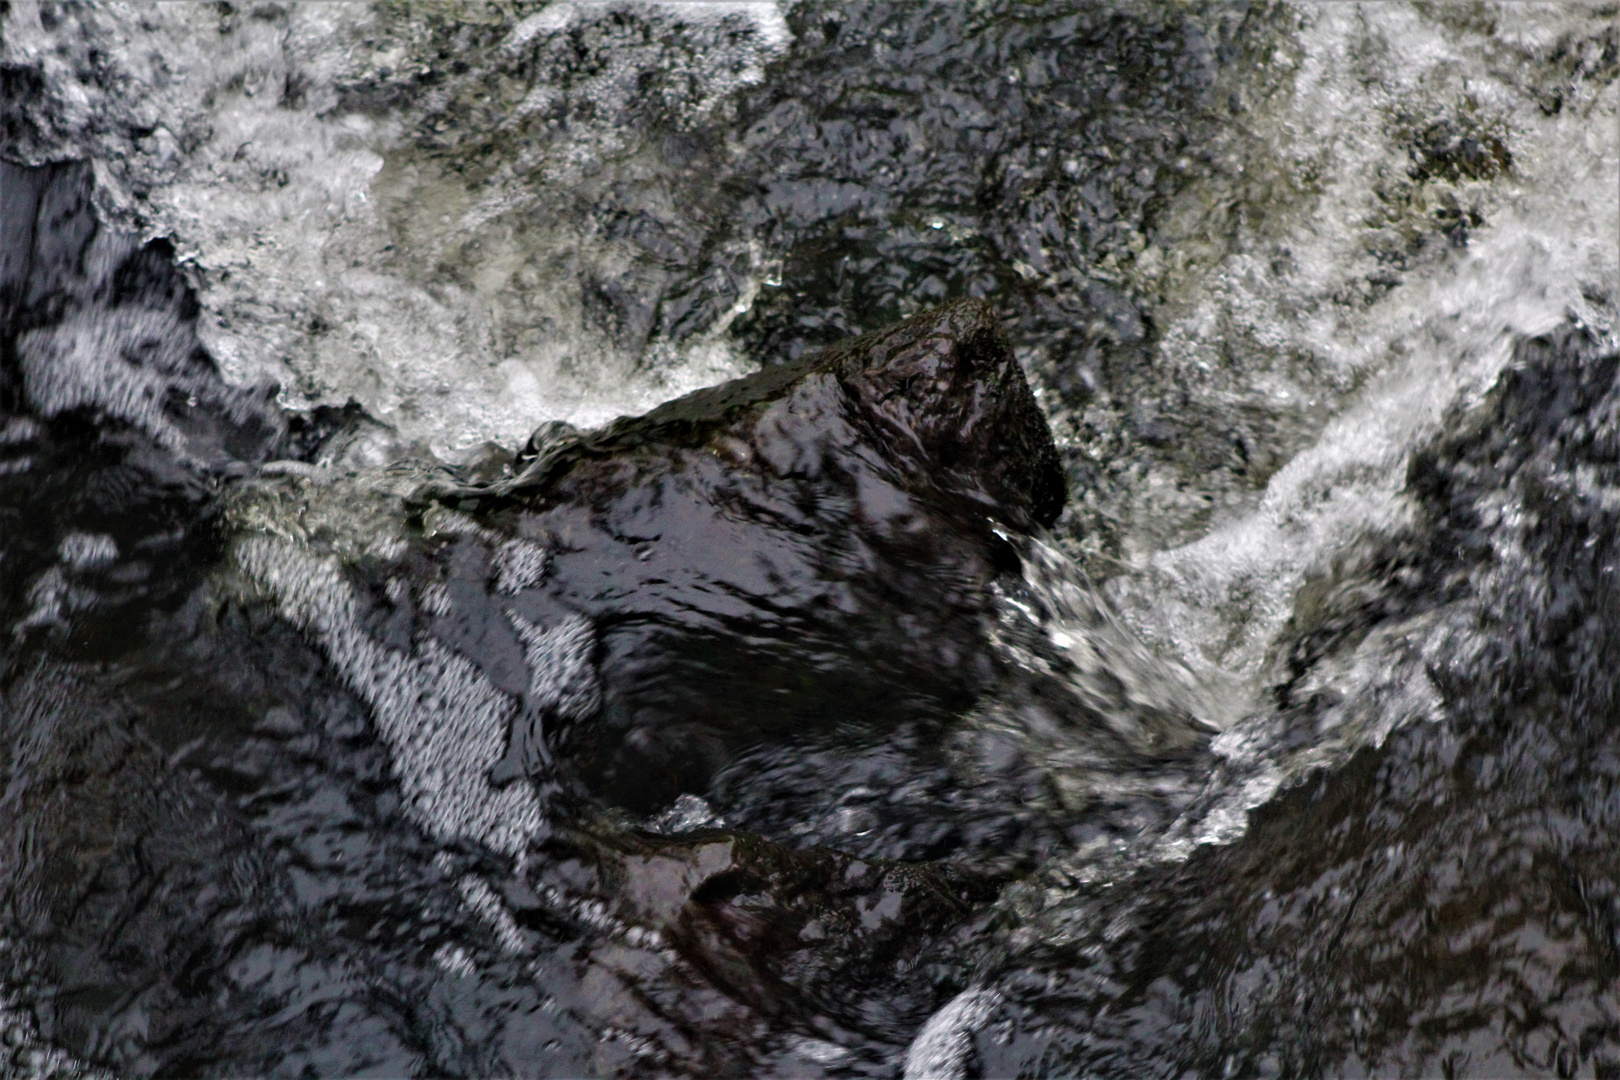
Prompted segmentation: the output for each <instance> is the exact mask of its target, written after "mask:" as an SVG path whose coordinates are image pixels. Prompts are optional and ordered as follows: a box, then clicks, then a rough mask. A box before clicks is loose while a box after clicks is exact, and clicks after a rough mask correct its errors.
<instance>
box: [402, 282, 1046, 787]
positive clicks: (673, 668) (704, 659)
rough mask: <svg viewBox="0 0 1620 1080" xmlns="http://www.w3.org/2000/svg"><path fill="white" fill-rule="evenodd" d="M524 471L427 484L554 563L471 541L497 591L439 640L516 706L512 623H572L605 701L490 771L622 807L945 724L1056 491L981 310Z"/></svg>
mask: <svg viewBox="0 0 1620 1080" xmlns="http://www.w3.org/2000/svg"><path fill="white" fill-rule="evenodd" d="M536 444H538V445H536ZM519 468H520V471H519V472H518V473H517V474H516V475H515V476H513V477H512V478H510V479H507V480H502V481H499V482H496V483H493V484H487V485H469V486H454V485H439V486H437V487H433V488H430V489H429V490H428V491H426V492H424V493H423V498H424V500H425V503H424V504H423V505H427V506H428V507H429V509H428V510H427V513H430V514H431V513H434V512H442V510H443V508H444V507H453V508H455V509H456V510H457V511H458V512H465V513H468V514H470V515H471V516H472V517H473V518H474V519H475V520H476V521H477V522H478V523H479V524H480V526H481V527H483V528H484V529H486V530H488V531H489V532H491V533H493V534H497V535H504V536H509V537H517V538H520V539H522V540H525V541H527V542H529V543H532V544H535V545H538V547H539V548H540V549H543V551H544V555H543V556H542V555H540V554H538V553H536V554H534V555H531V560H532V561H538V560H541V559H543V560H544V563H545V565H544V572H543V573H541V572H540V571H538V570H536V571H535V572H534V573H533V574H531V577H533V578H534V580H533V581H528V580H522V581H513V580H511V579H512V574H511V572H510V568H509V567H508V566H507V563H509V562H510V561H511V560H512V558H513V556H511V555H509V554H503V553H502V552H501V551H499V550H495V549H492V548H490V547H489V546H488V545H487V543H486V542H485V541H482V540H478V539H473V538H471V537H468V538H467V539H466V540H465V541H464V545H463V546H464V550H461V551H459V552H456V553H451V554H449V555H448V562H449V563H450V564H454V565H455V566H456V567H457V570H456V571H455V574H454V576H455V577H457V578H460V579H462V580H466V579H467V578H469V577H472V578H479V579H483V580H491V579H497V578H499V579H503V580H505V581H506V587H505V588H504V589H502V588H495V589H491V590H487V591H486V592H485V593H484V595H482V596H479V595H475V591H474V590H470V589H461V590H458V591H457V592H456V597H457V603H458V604H459V605H460V606H459V608H458V610H457V612H456V613H455V615H454V617H453V618H451V619H449V620H446V621H444V623H445V624H444V629H443V631H442V632H443V633H444V634H446V635H447V636H448V637H449V638H451V639H452V640H453V643H454V645H455V646H456V647H457V648H458V649H460V650H461V651H462V652H464V653H465V654H467V655H469V656H473V657H475V658H481V661H480V662H482V663H483V664H484V667H485V670H486V672H487V673H489V674H491V676H492V677H493V678H494V679H495V681H496V682H497V683H498V684H500V683H502V681H503V674H504V676H505V679H504V681H505V682H506V683H507V684H510V689H512V690H513V691H514V692H519V693H521V692H524V690H525V687H524V685H523V678H524V676H523V674H522V672H523V667H522V665H521V663H518V662H517V661H518V660H519V658H520V657H521V656H522V652H521V649H520V644H521V642H520V640H519V639H520V636H521V631H522V625H526V626H529V627H546V626H556V625H559V624H560V623H562V622H564V621H566V620H568V619H570V618H580V617H583V618H584V619H585V620H588V621H589V622H590V623H591V625H592V626H594V629H595V634H596V640H597V642H598V645H597V652H596V655H595V660H596V663H597V667H598V669H599V672H600V683H601V686H600V690H601V698H600V701H601V708H600V712H599V713H598V714H597V715H596V716H594V717H593V718H592V722H590V723H575V724H572V725H571V727H570V729H567V730H565V729H564V725H563V723H562V721H564V720H566V719H569V717H560V716H556V715H546V710H545V709H540V710H537V711H536V710H531V711H530V712H529V713H528V714H526V715H527V716H528V720H527V721H526V722H525V724H524V725H520V730H518V731H516V732H514V737H513V740H512V752H511V754H510V755H509V757H508V760H507V761H506V762H505V763H504V765H503V767H502V769H501V770H498V771H499V772H500V774H501V778H502V779H508V778H511V777H515V776H516V775H518V774H520V773H531V774H532V773H535V772H536V771H538V770H539V769H541V768H542V767H543V765H544V763H545V762H547V761H549V760H550V759H551V758H552V757H553V756H556V757H558V758H560V759H562V760H565V761H566V762H568V763H569V765H568V768H569V770H570V771H571V772H572V774H573V775H574V776H576V777H578V778H580V779H581V780H582V781H583V782H584V784H585V786H586V788H587V789H589V790H590V791H591V792H593V793H594V794H596V795H598V796H600V797H602V798H605V799H607V800H608V801H609V802H612V803H615V804H618V805H621V806H625V807H627V808H630V809H632V810H635V811H638V812H647V811H651V810H653V809H655V808H657V807H659V806H662V805H667V804H668V803H669V802H670V801H671V800H672V799H673V798H675V796H676V795H678V794H680V793H681V792H683V791H703V790H705V788H706V787H707V786H708V785H709V783H710V781H711V780H712V778H713V777H714V775H715V774H716V773H717V772H718V771H719V770H721V769H722V768H723V767H724V766H725V765H726V763H727V762H728V761H730V760H732V759H733V758H734V757H735V756H736V755H737V754H738V753H740V752H742V751H744V750H746V749H747V748H748V747H749V746H751V745H754V744H757V743H758V742H759V741H760V740H762V739H765V738H769V739H771V740H773V741H781V740H783V739H791V740H799V741H801V742H808V741H813V740H815V739H817V738H823V737H830V736H833V735H838V736H840V737H841V738H853V739H854V740H856V741H859V740H860V739H861V738H863V737H869V736H871V735H873V734H875V733H892V732H893V731H894V730H895V728H896V725H898V724H901V723H907V722H917V721H919V720H921V721H924V722H926V720H927V719H928V718H930V717H932V718H944V717H948V716H952V715H958V714H960V712H961V711H962V710H963V709H964V708H965V707H967V706H968V705H970V704H971V702H972V701H973V699H974V698H975V696H976V695H977V694H978V693H980V692H981V691H982V689H983V688H984V687H985V686H986V685H987V683H988V681H989V680H990V679H991V678H992V677H993V675H994V672H993V670H992V661H991V659H990V652H989V650H988V649H987V648H986V647H985V632H986V630H985V625H984V623H985V617H986V614H987V612H988V606H989V603H990V593H989V591H988V586H989V584H990V582H991V581H992V580H993V579H994V578H995V577H996V576H997V575H998V574H1000V573H1002V572H1005V571H1007V570H1009V569H1015V568H1016V567H1017V565H1018V556H1017V554H1016V552H1015V551H1014V549H1013V547H1012V545H1011V544H1010V543H1009V541H1008V539H1007V537H1008V535H1009V534H1010V533H1024V532H1028V531H1030V530H1034V529H1037V528H1039V527H1042V526H1046V525H1050V524H1051V523H1052V522H1053V520H1054V519H1055V518H1056V516H1057V514H1058V513H1059V511H1060V510H1061V509H1062V506H1063V501H1064V494H1065V491H1064V480H1063V475H1062V472H1061V469H1060V466H1059V462H1058V456H1057V453H1056V450H1055V448H1054V446H1053V443H1052V438H1051V435H1050V433H1049V432H1048V430H1047V427H1046V423H1045V420H1044V418H1043V416H1042V414H1041V412H1040V409H1039V407H1038V406H1037V404H1036V402H1035V400H1034V397H1033V395H1032V393H1031V392H1030V390H1029V387H1028V385H1027V384H1026V382H1025V380H1024V376H1023V373H1022V372H1021V370H1020V369H1019V366H1018V363H1017V361H1016V360H1015V359H1014V357H1013V355H1012V352H1011V350H1010V349H1009V347H1008V344H1007V340H1006V337H1005V335H1004V334H1003V333H1002V332H1001V331H1000V329H999V328H998V327H997V325H996V320H995V315H994V312H993V311H992V309H991V308H990V307H989V305H987V304H985V303H983V302H982V301H978V300H964V301H960V302H957V303H954V304H951V305H948V306H946V307H943V308H940V309H938V310H935V311H931V312H928V313H925V314H922V315H919V316H916V317H915V318H912V319H910V320H908V321H906V322H904V323H902V324H900V325H898V326H896V327H893V328H891V329H889V330H887V331H884V332H882V333H878V334H871V335H868V336H866V337H861V338H856V339H854V340H852V341H849V342H847V343H844V344H841V345H839V346H835V347H834V348H831V349H828V350H826V351H824V352H822V353H819V354H816V355H813V356H808V357H803V358H801V359H799V360H797V361H793V362H791V363H786V364H782V365H779V366H775V367H769V368H766V369H765V370H763V371H760V372H758V373H757V374H754V375H752V376H749V377H747V378H744V379H739V380H736V381H734V382H731V383H727V384H725V385H722V386H718V387H714V388H712V389H707V390H702V391H699V392H697V393H694V394H691V395H688V396H687V397H684V398H681V399H680V400H678V401H674V402H671V403H669V404H666V405H664V406H662V407H660V408H658V409H655V410H653V411H652V412H650V413H648V414H647V415H645V416H642V417H637V418H627V419H621V420H619V421H616V422H614V423H613V424H610V425H608V426H607V427H606V428H604V429H602V430H600V431H596V432H592V433H589V434H579V433H573V432H566V433H563V434H561V435H559V434H557V433H555V432H552V433H549V438H547V439H537V440H535V442H534V443H531V446H530V447H528V448H526V450H525V453H524V454H522V455H520V457H519ZM481 560H484V561H482V562H481ZM503 594H510V595H503ZM497 605H498V606H499V607H501V608H504V609H505V610H506V611H507V612H508V613H509V615H510V616H512V617H514V618H513V619H512V622H511V623H508V622H507V620H506V619H504V618H501V617H500V616H499V615H498V613H497V611H496V606H497ZM518 620H522V625H520V626H519V628H518V632H514V631H513V630H512V629H511V627H512V626H513V625H516V624H518ZM503 636H504V637H505V639H506V640H505V641H504V642H502V641H499V640H497V639H500V638H502V637H503ZM474 639H476V640H474ZM503 658H504V660H503ZM576 712H577V710H576ZM554 750H560V751H561V753H558V754H555V755H554V754H553V751H554Z"/></svg>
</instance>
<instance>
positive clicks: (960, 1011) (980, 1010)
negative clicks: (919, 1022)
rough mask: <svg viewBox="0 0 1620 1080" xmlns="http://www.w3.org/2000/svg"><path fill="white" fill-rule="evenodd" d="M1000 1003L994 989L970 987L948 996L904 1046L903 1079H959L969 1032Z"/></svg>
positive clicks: (964, 1064) (962, 1072)
mask: <svg viewBox="0 0 1620 1080" xmlns="http://www.w3.org/2000/svg"><path fill="white" fill-rule="evenodd" d="M999 1004H1001V994H1000V992H999V991H996V990H986V989H983V988H980V987H974V988H971V989H968V990H964V991H962V992H961V993H960V994H957V995H956V996H955V997H954V998H952V999H951V1000H950V1001H949V1002H948V1003H947V1004H946V1005H945V1007H944V1008H942V1009H940V1010H939V1011H938V1012H936V1013H935V1014H934V1015H933V1016H931V1017H929V1018H928V1022H927V1023H926V1024H924V1025H923V1026H922V1030H921V1031H919V1032H917V1037H916V1038H914V1039H912V1040H911V1046H910V1047H909V1048H907V1050H906V1063H905V1069H904V1071H903V1072H902V1074H901V1075H902V1076H904V1077H905V1080H961V1077H962V1076H964V1075H965V1074H966V1069H967V1056H968V1051H969V1050H970V1049H971V1046H970V1040H971V1039H972V1037H973V1033H974V1032H976V1031H978V1030H979V1028H981V1027H983V1026H984V1024H985V1021H987V1020H989V1019H990V1016H991V1014H992V1013H993V1012H995V1009H996V1006H997V1005H999Z"/></svg>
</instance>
